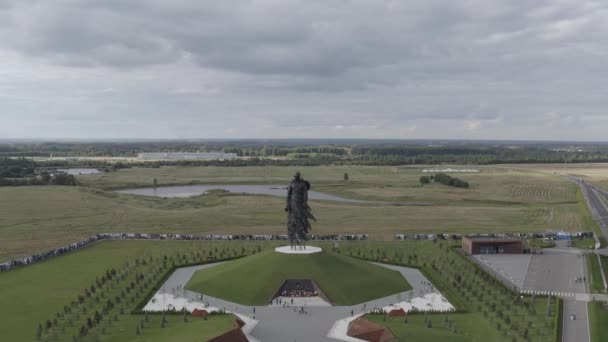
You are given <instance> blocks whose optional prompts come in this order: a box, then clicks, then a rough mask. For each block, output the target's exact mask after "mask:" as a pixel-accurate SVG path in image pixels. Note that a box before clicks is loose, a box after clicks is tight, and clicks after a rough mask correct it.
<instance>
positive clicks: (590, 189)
mask: <svg viewBox="0 0 608 342" xmlns="http://www.w3.org/2000/svg"><path fill="white" fill-rule="evenodd" d="M571 179H572V180H574V181H575V182H576V183H577V184H578V185H579V186H580V188H581V190H582V192H583V196H584V197H585V202H587V206H588V207H589V209H590V210H591V213H592V215H593V218H594V219H595V220H596V222H597V223H598V224H599V226H600V230H601V232H602V234H603V235H604V237H605V238H606V239H608V208H607V207H606V205H605V204H604V202H603V201H602V199H601V198H600V196H604V198H606V199H608V193H606V192H604V191H602V190H599V189H597V188H595V187H594V186H592V185H590V184H588V183H586V182H584V181H581V180H578V179H576V178H571Z"/></svg>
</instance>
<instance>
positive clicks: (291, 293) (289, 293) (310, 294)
mask: <svg viewBox="0 0 608 342" xmlns="http://www.w3.org/2000/svg"><path fill="white" fill-rule="evenodd" d="M318 295H319V292H318V291H308V290H291V291H288V290H283V291H282V292H281V296H282V297H316V296H318Z"/></svg>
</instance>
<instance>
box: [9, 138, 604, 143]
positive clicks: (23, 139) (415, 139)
mask: <svg viewBox="0 0 608 342" xmlns="http://www.w3.org/2000/svg"><path fill="white" fill-rule="evenodd" d="M159 141H167V142H168V141H174V142H178V141H193V142H194V141H196V142H198V141H200V142H204V141H222V142H229V141H375V142H382V141H387V142H391V141H392V142H397V141H409V142H430V143H433V142H437V143H440V142H486V143H487V142H497V143H571V144H572V143H581V144H593V143H599V144H608V140H606V141H601V140H544V139H464V138H411V139H408V138H0V143H10V142H93V143H94V142H159Z"/></svg>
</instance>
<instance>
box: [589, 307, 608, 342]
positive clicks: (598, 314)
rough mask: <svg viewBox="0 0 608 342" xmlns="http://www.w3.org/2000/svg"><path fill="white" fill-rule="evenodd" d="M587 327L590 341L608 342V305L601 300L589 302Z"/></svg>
mask: <svg viewBox="0 0 608 342" xmlns="http://www.w3.org/2000/svg"><path fill="white" fill-rule="evenodd" d="M587 312H588V313H589V329H590V334H591V336H590V337H591V341H592V342H608V307H607V306H606V303H603V302H596V301H593V302H589V303H588V304H587Z"/></svg>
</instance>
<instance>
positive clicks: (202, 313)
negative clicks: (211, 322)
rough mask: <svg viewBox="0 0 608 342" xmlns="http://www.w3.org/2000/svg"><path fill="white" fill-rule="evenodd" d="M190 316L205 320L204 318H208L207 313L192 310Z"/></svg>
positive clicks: (205, 311)
mask: <svg viewBox="0 0 608 342" xmlns="http://www.w3.org/2000/svg"><path fill="white" fill-rule="evenodd" d="M192 316H194V317H203V318H205V317H207V316H209V313H208V312H207V310H199V309H194V310H193V311H192Z"/></svg>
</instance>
